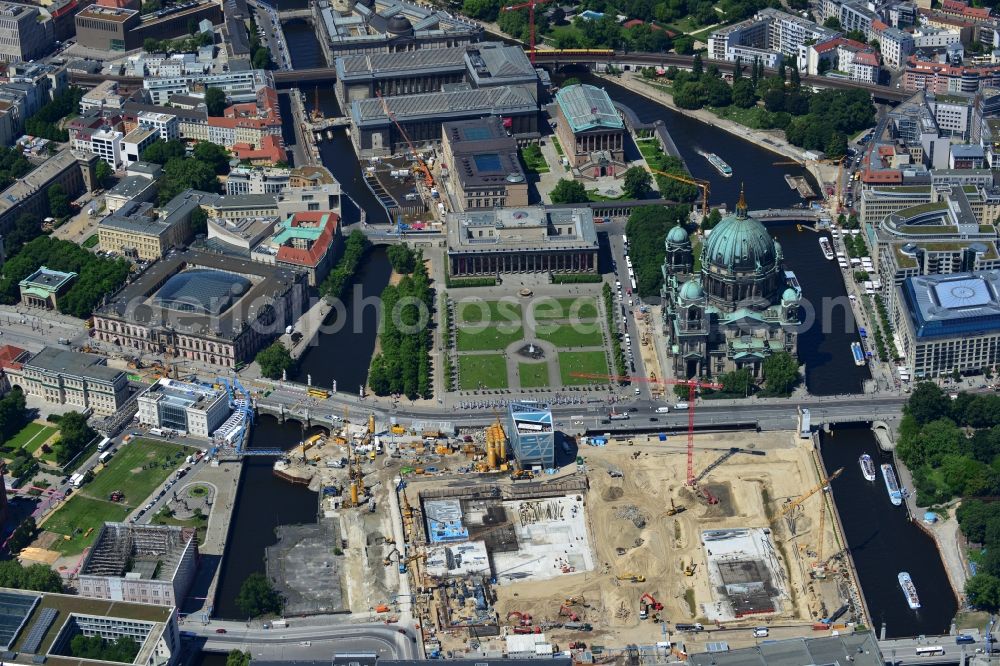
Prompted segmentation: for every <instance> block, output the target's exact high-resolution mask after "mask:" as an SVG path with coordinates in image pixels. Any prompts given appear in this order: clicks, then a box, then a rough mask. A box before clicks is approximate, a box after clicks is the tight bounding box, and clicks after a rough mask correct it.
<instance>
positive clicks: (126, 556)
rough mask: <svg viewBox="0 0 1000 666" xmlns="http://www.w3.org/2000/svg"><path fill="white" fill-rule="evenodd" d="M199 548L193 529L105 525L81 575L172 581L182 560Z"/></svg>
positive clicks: (83, 566) (82, 567)
mask: <svg viewBox="0 0 1000 666" xmlns="http://www.w3.org/2000/svg"><path fill="white" fill-rule="evenodd" d="M196 544H197V540H196V539H195V531H194V529H191V528H184V527H177V526H174V525H131V524H125V523H104V526H103V527H101V531H100V533H99V534H98V535H97V540H96V541H95V542H94V545H93V547H92V548H91V549H90V551H89V552H88V553H87V556H86V558H85V559H84V561H83V564H82V565H81V567H80V575H81V576H111V577H113V578H145V579H152V580H173V577H174V574H176V573H177V566H178V565H179V564H180V562H181V556H182V555H183V554H184V552H185V551H186V550H187V549H189V548H192V547H196Z"/></svg>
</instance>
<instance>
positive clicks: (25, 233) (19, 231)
mask: <svg viewBox="0 0 1000 666" xmlns="http://www.w3.org/2000/svg"><path fill="white" fill-rule="evenodd" d="M101 164H104V162H101ZM41 235H42V218H40V217H38V216H37V215H35V214H33V213H21V214H20V215H19V216H18V217H17V219H16V220H14V226H13V227H12V228H11V230H10V231H9V232H8V233H7V235H6V236H4V239H3V244H4V247H5V248H6V250H7V252H9V253H10V254H11V255H13V254H14V253H15V252H16V251H17V249H18V248H20V247H21V246H23V245H26V244H27V243H28V242H29V241H33V240H34V239H36V238H38V237H39V236H41Z"/></svg>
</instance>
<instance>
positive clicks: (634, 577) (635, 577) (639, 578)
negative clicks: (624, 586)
mask: <svg viewBox="0 0 1000 666" xmlns="http://www.w3.org/2000/svg"><path fill="white" fill-rule="evenodd" d="M616 578H617V579H618V580H624V581H628V582H630V583H645V582H646V577H645V576H643V575H641V574H633V573H627V574H622V575H620V576H616Z"/></svg>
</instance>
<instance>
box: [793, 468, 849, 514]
mask: <svg viewBox="0 0 1000 666" xmlns="http://www.w3.org/2000/svg"><path fill="white" fill-rule="evenodd" d="M843 473H844V468H843V467H841V468H840V469H838V470H837V471H836V472H834V473H833V474H831V475H830V476H828V477H827V478H825V479H823V480H822V481H820V482H819V483H817V484H816V485H815V486H813V487H812V488H810V489H809V490H808V491H806V494H805V495H803V496H802V497H800V498H798V499H797V500H794V501H792V502H789V503H788V504H786V505H785V506H783V507H782V508H781V511H779V512H778V518H781V517H783V516H785V515H786V514H787V513H788V512H789V511H791V510H792V509H794V508H795V507H797V506H799V505H800V504H802V503H803V502H805V501H806V500H807V499H809V498H810V497H812V496H813V495H815V494H816V493H818V492H819V491H821V490H823V489H824V488H826V487H827V486H829V485H830V482H831V481H833V480H834V479H836V478H837V477H838V476H840V475H841V474H843Z"/></svg>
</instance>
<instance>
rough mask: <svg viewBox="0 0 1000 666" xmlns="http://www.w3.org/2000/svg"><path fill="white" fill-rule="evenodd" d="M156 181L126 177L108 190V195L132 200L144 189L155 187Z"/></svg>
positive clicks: (138, 177) (143, 177) (142, 177)
mask: <svg viewBox="0 0 1000 666" xmlns="http://www.w3.org/2000/svg"><path fill="white" fill-rule="evenodd" d="M155 183H156V181H154V180H151V179H149V178H146V177H145V176H126V177H125V178H122V179H121V180H120V181H118V184H117V185H115V186H114V187H112V188H111V189H110V190H108V195H109V196H112V197H122V198H124V199H133V198H135V197H137V196H139V194H141V193H142V192H143V191H145V190H146V188H149V187H155Z"/></svg>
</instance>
